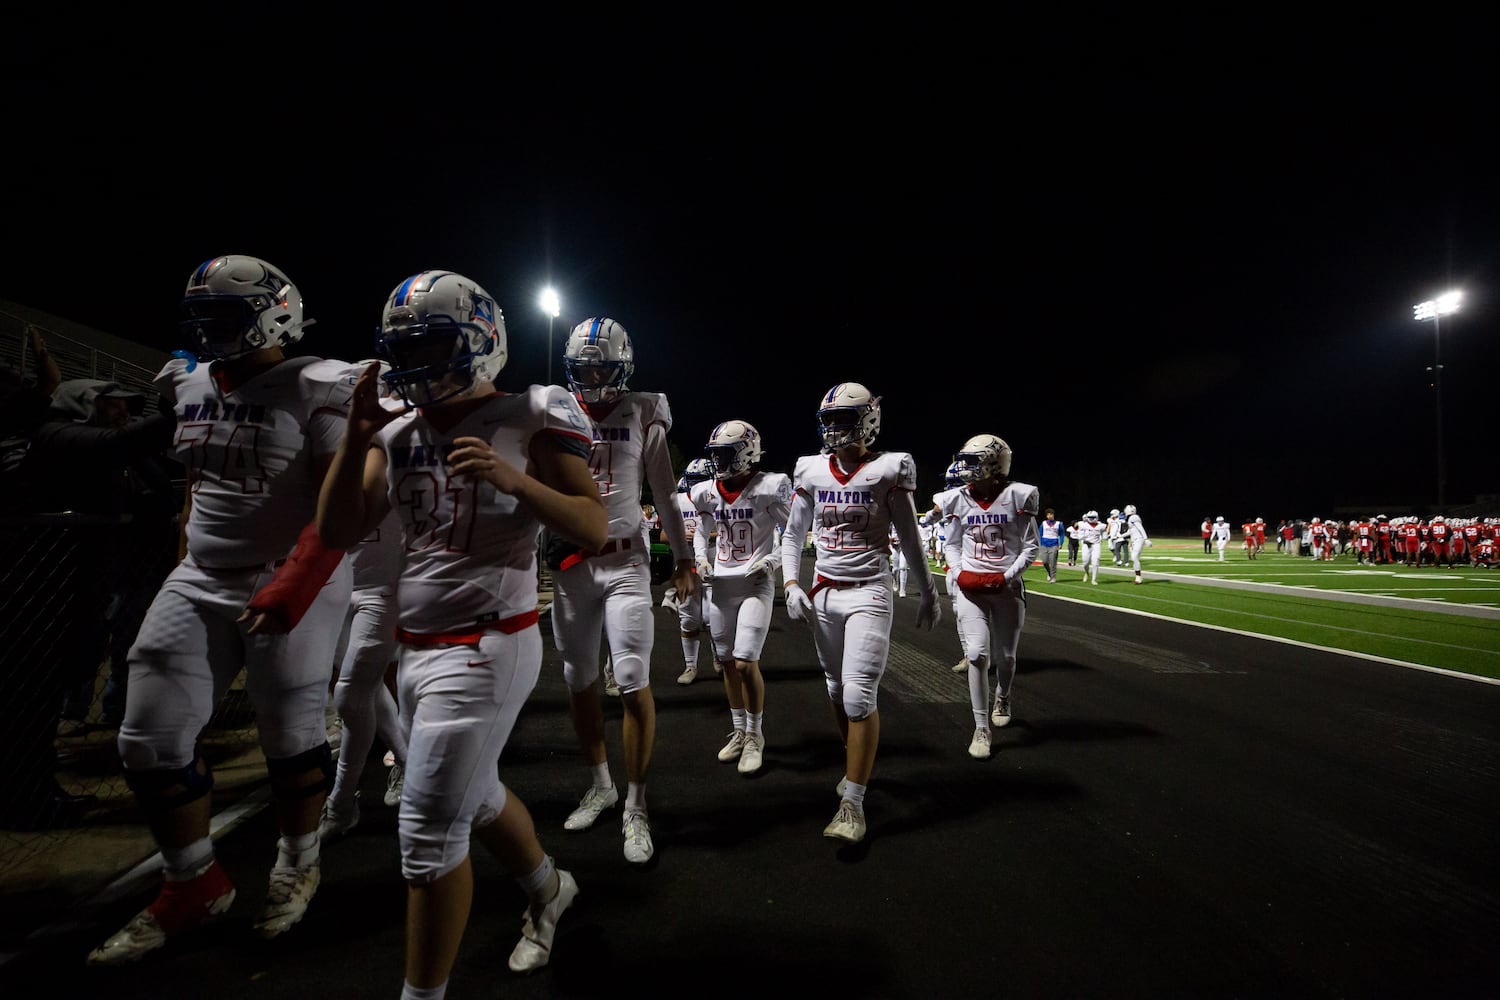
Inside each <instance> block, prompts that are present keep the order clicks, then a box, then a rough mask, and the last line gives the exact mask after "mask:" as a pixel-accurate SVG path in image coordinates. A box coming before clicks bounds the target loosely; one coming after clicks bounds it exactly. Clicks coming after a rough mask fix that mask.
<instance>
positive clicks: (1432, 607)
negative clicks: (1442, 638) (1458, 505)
mask: <svg viewBox="0 0 1500 1000" xmlns="http://www.w3.org/2000/svg"><path fill="white" fill-rule="evenodd" d="M1099 572H1101V573H1109V574H1110V575H1112V576H1131V575H1133V574H1134V570H1130V569H1120V568H1118V567H1115V566H1100V567H1099ZM1141 576H1142V578H1144V579H1147V580H1166V581H1169V582H1172V583H1192V584H1197V585H1199V586H1203V587H1225V588H1227V589H1229V590H1258V591H1261V592H1264V593H1270V594H1280V595H1282V596H1285V597H1313V598H1317V599H1319V600H1324V601H1343V602H1345V603H1347V604H1373V605H1376V606H1377V607H1383V608H1393V607H1394V608H1402V609H1403V610H1406V611H1433V612H1436V613H1437V614H1440V615H1462V616H1463V617H1466V618H1488V619H1490V620H1492V621H1500V608H1487V607H1485V606H1484V605H1482V604H1450V603H1449V602H1447V601H1421V600H1416V599H1414V598H1410V597H1381V596H1379V595H1377V594H1354V593H1350V592H1349V591H1347V590H1320V589H1318V588H1316V587H1288V586H1287V585H1286V584H1284V583H1256V582H1254V581H1251V580H1216V579H1210V578H1207V577H1201V576H1189V575H1186V574H1182V573H1159V572H1152V571H1151V570H1149V569H1148V570H1142V571H1141ZM1035 592H1036V591H1035V589H1034V588H1032V587H1027V588H1026V593H1027V594H1032V593H1035ZM1083 603H1084V604H1087V603H1089V602H1088V601H1084V602H1083Z"/></svg>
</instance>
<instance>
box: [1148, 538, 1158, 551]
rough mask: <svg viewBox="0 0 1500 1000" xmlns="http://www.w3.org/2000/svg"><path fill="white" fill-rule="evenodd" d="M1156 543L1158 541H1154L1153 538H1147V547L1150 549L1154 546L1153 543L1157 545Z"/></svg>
mask: <svg viewBox="0 0 1500 1000" xmlns="http://www.w3.org/2000/svg"><path fill="white" fill-rule="evenodd" d="M1155 544H1156V543H1155V542H1153V541H1152V540H1151V539H1149V538H1148V539H1146V548H1148V549H1149V548H1150V547H1151V546H1153V545H1155Z"/></svg>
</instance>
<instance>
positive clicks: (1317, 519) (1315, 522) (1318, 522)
mask: <svg viewBox="0 0 1500 1000" xmlns="http://www.w3.org/2000/svg"><path fill="white" fill-rule="evenodd" d="M1312 523H1313V524H1322V523H1323V519H1322V518H1321V517H1315V518H1313V519H1312Z"/></svg>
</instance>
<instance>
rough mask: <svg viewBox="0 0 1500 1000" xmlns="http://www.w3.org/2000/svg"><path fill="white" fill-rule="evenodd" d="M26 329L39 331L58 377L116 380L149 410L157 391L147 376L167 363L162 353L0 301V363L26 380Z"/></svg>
mask: <svg viewBox="0 0 1500 1000" xmlns="http://www.w3.org/2000/svg"><path fill="white" fill-rule="evenodd" d="M29 327H31V328H35V329H36V330H37V332H39V333H40V334H41V336H42V339H43V340H44V341H45V343H46V345H47V352H48V353H49V354H50V355H51V356H52V359H53V360H54V361H55V362H57V367H58V370H59V371H60V372H61V373H62V377H63V380H64V381H66V380H68V379H75V378H95V379H106V380H108V381H111V382H118V383H120V384H121V385H122V386H124V387H126V388H128V389H134V390H136V391H138V392H140V393H142V394H143V395H144V396H145V397H146V410H145V412H147V413H152V412H155V410H156V407H157V402H158V394H157V391H156V388H155V387H154V386H153V385H152V379H153V378H155V376H156V373H157V372H158V371H160V370H161V366H162V365H164V364H166V362H167V359H168V357H169V355H168V354H167V353H166V352H165V351H160V350H155V349H152V348H149V347H144V346H142V345H140V344H135V343H131V342H129V341H124V340H121V339H120V338H118V337H115V336H113V335H111V334H108V333H106V332H104V331H102V330H94V329H91V328H89V327H86V326H82V325H80V324H77V323H73V322H70V321H68V320H65V319H61V318H58V317H55V316H50V315H48V314H46V313H42V312H38V311H37V310H34V309H29V308H27V307H25V306H21V305H17V304H15V303H11V302H6V301H4V300H0V363H4V364H8V365H10V366H12V367H14V368H15V369H17V370H18V371H20V372H21V373H22V374H23V375H25V376H27V377H28V378H29V377H32V376H34V375H35V373H36V367H35V359H34V357H33V353H32V347H31V338H30V337H29V336H28V333H27V330H28V328H29Z"/></svg>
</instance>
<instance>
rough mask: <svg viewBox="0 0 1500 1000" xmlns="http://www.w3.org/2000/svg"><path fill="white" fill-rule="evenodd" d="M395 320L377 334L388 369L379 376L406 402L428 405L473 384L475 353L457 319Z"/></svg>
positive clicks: (465, 390) (454, 394)
mask: <svg viewBox="0 0 1500 1000" xmlns="http://www.w3.org/2000/svg"><path fill="white" fill-rule="evenodd" d="M442 319H443V320H445V321H446V322H442V323H417V322H413V323H411V324H410V325H399V324H394V325H392V326H390V327H388V328H387V329H386V330H385V331H384V332H383V333H382V334H381V338H380V354H381V356H382V357H384V358H385V359H386V360H387V361H389V362H390V365H391V370H390V371H389V372H387V373H386V374H385V375H383V376H382V378H383V379H384V380H385V384H386V385H387V386H389V387H390V388H391V390H392V391H393V392H395V393H396V394H398V395H399V396H400V397H401V399H402V400H403V401H404V402H405V403H406V405H407V406H431V405H432V404H434V403H441V402H443V401H445V400H449V399H453V398H454V397H456V396H461V395H463V394H465V393H467V392H469V391H470V390H471V389H473V388H474V383H475V379H474V357H475V355H474V354H473V352H471V351H470V350H469V343H468V338H467V337H465V336H464V333H463V330H461V329H460V328H459V327H458V325H457V324H456V323H453V322H452V321H451V320H447V317H442Z"/></svg>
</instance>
